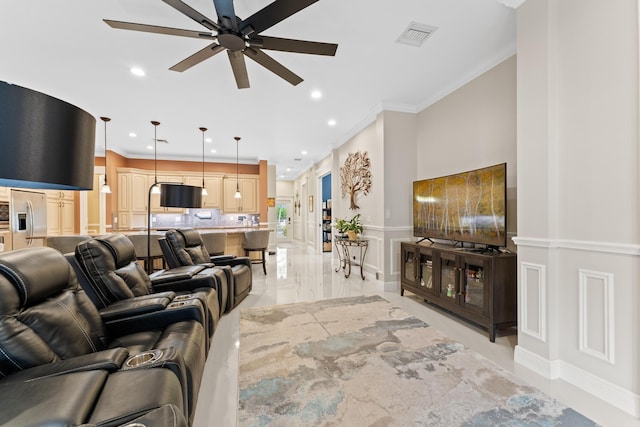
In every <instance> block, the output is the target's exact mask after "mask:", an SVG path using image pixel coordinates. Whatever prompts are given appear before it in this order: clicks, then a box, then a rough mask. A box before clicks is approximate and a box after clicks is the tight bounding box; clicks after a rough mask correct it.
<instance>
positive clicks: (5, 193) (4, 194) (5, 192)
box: [0, 187, 11, 201]
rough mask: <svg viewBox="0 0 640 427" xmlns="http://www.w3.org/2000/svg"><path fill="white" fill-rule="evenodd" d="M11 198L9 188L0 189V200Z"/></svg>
mask: <svg viewBox="0 0 640 427" xmlns="http://www.w3.org/2000/svg"><path fill="white" fill-rule="evenodd" d="M9 197H11V188H9V187H0V200H6V201H8V200H9Z"/></svg>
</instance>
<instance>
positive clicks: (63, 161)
mask: <svg viewBox="0 0 640 427" xmlns="http://www.w3.org/2000/svg"><path fill="white" fill-rule="evenodd" d="M95 146H96V119H95V118H94V117H93V116H92V115H91V114H89V113H87V112H86V111H84V110H82V109H80V108H78V107H76V106H74V105H71V104H69V103H67V102H64V101H61V100H59V99H57V98H54V97H52V96H49V95H45V94H44V93H40V92H36V91H34V90H31V89H27V88H24V87H21V86H17V85H12V84H9V83H6V82H2V81H0V186H4V187H20V188H41V189H55V190H91V189H92V188H93V165H94V157H95Z"/></svg>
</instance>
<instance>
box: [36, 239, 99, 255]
mask: <svg viewBox="0 0 640 427" xmlns="http://www.w3.org/2000/svg"><path fill="white" fill-rule="evenodd" d="M90 239H91V236H83V235H79V236H47V237H46V238H45V239H44V246H48V247H50V248H53V249H56V250H58V251H60V252H62V253H63V254H68V253H72V252H75V251H76V246H78V244H79V243H82V242H84V241H85V240H90Z"/></svg>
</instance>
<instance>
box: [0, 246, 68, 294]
mask: <svg viewBox="0 0 640 427" xmlns="http://www.w3.org/2000/svg"><path fill="white" fill-rule="evenodd" d="M70 268H71V266H70V265H69V263H68V262H67V260H66V259H65V258H64V256H63V255H62V254H61V253H60V252H58V251H57V250H55V249H53V248H49V247H36V248H25V249H17V250H14V251H10V252H6V253H3V254H1V255H0V273H1V274H3V275H4V276H6V277H7V278H8V279H9V281H10V282H11V283H13V285H14V286H15V287H16V289H17V291H18V294H19V295H20V300H21V301H20V302H21V304H22V305H23V306H32V305H34V304H37V303H38V302H40V301H42V300H44V299H46V298H48V297H50V296H51V295H54V294H56V293H59V292H60V291H62V290H64V289H66V288H67V287H68V286H69V282H70V280H69V279H70V277H69V275H70Z"/></svg>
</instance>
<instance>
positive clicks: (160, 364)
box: [0, 247, 206, 426]
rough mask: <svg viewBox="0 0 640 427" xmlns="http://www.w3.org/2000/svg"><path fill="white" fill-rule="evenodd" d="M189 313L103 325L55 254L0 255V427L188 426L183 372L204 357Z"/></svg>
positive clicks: (193, 390)
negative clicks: (134, 424)
mask: <svg viewBox="0 0 640 427" xmlns="http://www.w3.org/2000/svg"><path fill="white" fill-rule="evenodd" d="M196 314H197V313H196V312H195V311H193V310H191V311H189V310H179V309H176V310H175V311H172V310H163V311H162V315H156V316H155V317H153V318H151V317H145V316H144V315H139V316H138V315H136V310H135V308H134V309H133V311H132V312H131V313H130V315H129V316H128V317H129V319H130V320H132V321H128V322H105V321H104V320H103V318H102V317H101V316H100V313H99V311H98V309H97V308H96V306H95V305H94V304H93V302H92V301H91V300H90V299H89V297H88V296H87V294H86V293H85V291H84V290H83V289H82V287H81V286H80V285H79V283H78V280H77V277H76V274H75V271H74V269H73V268H72V266H71V264H70V263H69V262H67V260H66V259H65V257H64V256H63V255H62V254H61V253H60V252H58V251H56V250H55V249H52V248H48V247H35V248H27V249H19V250H15V251H11V252H5V253H2V254H0V349H1V350H2V351H0V425H7V426H32V425H47V426H63V425H80V424H86V425H95V426H120V425H123V424H126V423H129V422H132V421H133V420H146V422H147V423H148V424H146V425H148V426H150V425H162V426H171V425H176V426H184V425H188V422H189V421H190V420H192V417H193V412H194V408H195V396H197V391H198V390H197V385H196V384H195V383H194V382H193V381H191V382H189V381H188V379H187V377H188V376H190V377H191V378H198V381H199V379H200V378H201V376H202V371H203V369H204V362H205V357H206V356H205V353H206V344H205V342H206V332H205V328H204V327H203V325H202V323H201V321H202V320H201V319H197V315H196ZM145 361H147V362H146V363H144V362H145ZM137 422H142V421H137Z"/></svg>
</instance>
